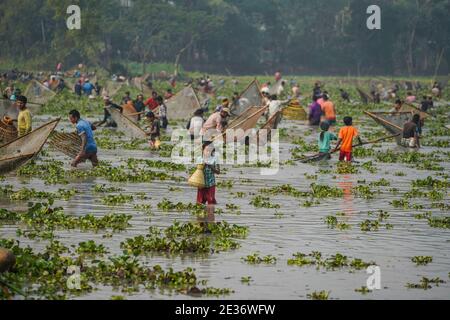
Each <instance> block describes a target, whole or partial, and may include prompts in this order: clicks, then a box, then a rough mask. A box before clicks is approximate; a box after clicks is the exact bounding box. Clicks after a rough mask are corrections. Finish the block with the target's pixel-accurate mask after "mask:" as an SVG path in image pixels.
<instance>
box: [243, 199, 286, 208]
mask: <svg viewBox="0 0 450 320" xmlns="http://www.w3.org/2000/svg"><path fill="white" fill-rule="evenodd" d="M250 204H251V205H253V206H255V207H256V208H268V209H279V208H281V206H280V205H279V204H274V203H272V201H271V199H270V198H269V197H263V196H256V197H254V198H253V199H252V200H251V201H250Z"/></svg>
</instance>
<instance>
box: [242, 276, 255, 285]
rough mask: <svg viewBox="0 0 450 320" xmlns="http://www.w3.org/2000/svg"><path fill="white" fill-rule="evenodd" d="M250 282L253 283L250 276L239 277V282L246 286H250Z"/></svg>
mask: <svg viewBox="0 0 450 320" xmlns="http://www.w3.org/2000/svg"><path fill="white" fill-rule="evenodd" d="M252 281H253V279H252V277H250V276H248V277H241V282H242V283H245V284H247V285H250V282H252Z"/></svg>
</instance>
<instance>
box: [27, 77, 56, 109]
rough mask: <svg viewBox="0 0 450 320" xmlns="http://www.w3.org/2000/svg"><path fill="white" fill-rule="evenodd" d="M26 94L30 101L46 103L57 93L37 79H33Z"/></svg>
mask: <svg viewBox="0 0 450 320" xmlns="http://www.w3.org/2000/svg"><path fill="white" fill-rule="evenodd" d="M24 94H25V96H26V97H27V98H28V100H29V101H30V102H35V103H40V104H45V103H47V102H48V101H50V99H51V98H53V97H54V96H55V95H56V93H55V92H53V91H51V90H49V89H48V88H46V87H45V86H44V85H42V84H40V83H39V82H37V81H36V80H32V81H31V82H30V84H29V85H28V87H27V89H26V90H25V93H24Z"/></svg>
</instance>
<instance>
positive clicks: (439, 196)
mask: <svg viewBox="0 0 450 320" xmlns="http://www.w3.org/2000/svg"><path fill="white" fill-rule="evenodd" d="M403 197H404V198H405V199H414V198H428V199H430V200H431V201H436V200H443V199H444V193H442V192H439V191H438V190H436V189H433V190H431V191H422V190H419V189H415V188H413V189H411V190H410V191H408V192H406V193H405V194H404V195H403Z"/></svg>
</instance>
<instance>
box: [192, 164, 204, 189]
mask: <svg viewBox="0 0 450 320" xmlns="http://www.w3.org/2000/svg"><path fill="white" fill-rule="evenodd" d="M204 170H205V165H203V164H199V165H198V166H197V170H195V172H194V173H193V174H192V176H191V177H190V178H189V180H188V184H189V185H190V186H192V187H194V188H199V189H203V188H204V187H205V172H204Z"/></svg>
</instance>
